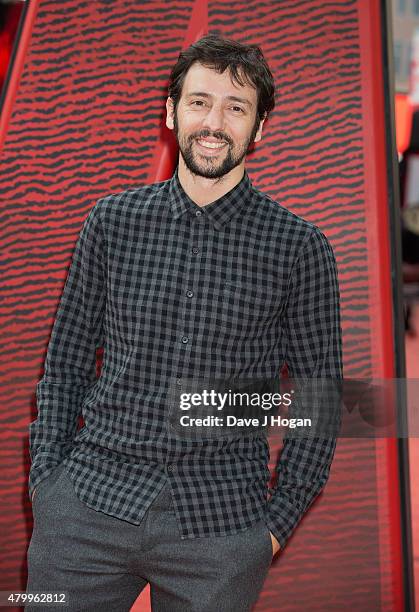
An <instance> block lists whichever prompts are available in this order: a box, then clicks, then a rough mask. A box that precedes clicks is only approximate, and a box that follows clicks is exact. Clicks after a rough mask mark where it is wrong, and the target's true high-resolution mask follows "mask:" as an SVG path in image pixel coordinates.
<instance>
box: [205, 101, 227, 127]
mask: <svg viewBox="0 0 419 612" xmlns="http://www.w3.org/2000/svg"><path fill="white" fill-rule="evenodd" d="M202 124H203V127H206V128H208V129H210V130H212V131H214V132H215V131H216V130H223V129H224V114H223V110H222V108H220V107H218V106H216V105H215V104H214V105H213V106H211V107H210V109H209V110H208V112H207V113H206V114H205V117H204V119H203V121H202Z"/></svg>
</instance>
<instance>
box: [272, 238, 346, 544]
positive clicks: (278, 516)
mask: <svg viewBox="0 0 419 612" xmlns="http://www.w3.org/2000/svg"><path fill="white" fill-rule="evenodd" d="M339 300H340V296H339V285H338V279H337V267H336V260H335V257H334V253H333V250H332V247H331V246H330V244H329V242H328V241H327V239H326V237H325V236H324V234H323V233H322V232H321V231H320V230H319V229H318V228H317V227H315V226H314V229H313V231H312V233H311V234H310V235H309V238H308V239H307V240H306V242H305V243H304V245H303V248H302V250H301V252H300V254H299V256H298V257H297V260H296V263H295V266H294V270H293V273H292V277H291V283H290V288H289V294H288V302H287V306H286V314H285V320H284V333H285V340H286V343H287V351H286V362H287V366H288V371H289V375H290V377H291V378H292V379H295V380H299V379H310V378H316V379H317V378H321V379H327V380H328V381H335V380H337V381H339V383H338V384H340V381H341V379H342V334H341V319H340V303H339ZM308 408H309V407H308ZM336 409H339V408H337V407H336ZM339 418H340V415H339ZM335 447H336V437H335V436H334V435H333V434H332V435H326V436H319V437H303V436H301V437H298V435H297V436H289V437H287V436H284V440H283V448H282V452H281V455H280V460H279V461H278V463H277V465H276V468H275V469H276V471H277V472H278V480H277V485H276V487H275V488H274V489H273V491H272V496H271V498H270V500H269V502H268V510H267V515H266V523H267V525H268V528H269V530H270V531H271V532H272V533H273V535H274V536H275V537H276V539H277V540H278V542H279V544H280V546H281V549H283V548H284V547H285V545H286V543H287V541H288V539H289V537H290V536H291V534H292V533H293V531H294V530H295V528H296V527H297V525H298V523H299V521H300V520H301V518H302V517H303V515H304V514H305V512H306V511H307V509H308V508H309V506H310V505H311V504H312V503H313V501H314V500H315V498H316V497H317V496H318V494H319V493H320V491H321V490H322V488H323V487H324V485H325V484H326V482H327V480H328V477H329V470H330V465H331V463H332V460H333V456H334V452H335Z"/></svg>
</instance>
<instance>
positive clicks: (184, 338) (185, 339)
mask: <svg viewBox="0 0 419 612" xmlns="http://www.w3.org/2000/svg"><path fill="white" fill-rule="evenodd" d="M182 342H183V344H186V343H187V342H189V338H188V336H183V338H182Z"/></svg>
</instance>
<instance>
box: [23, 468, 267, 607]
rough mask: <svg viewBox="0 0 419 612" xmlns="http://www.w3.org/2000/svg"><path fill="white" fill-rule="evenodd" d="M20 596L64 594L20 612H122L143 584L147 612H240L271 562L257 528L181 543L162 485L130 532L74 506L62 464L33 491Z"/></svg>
mask: <svg viewBox="0 0 419 612" xmlns="http://www.w3.org/2000/svg"><path fill="white" fill-rule="evenodd" d="M33 517H34V526H33V532H32V537H31V541H30V545H29V548H28V555H27V561H28V582H27V587H26V592H27V593H34V592H37V593H57V592H66V593H68V605H64V606H63V605H57V604H52V605H51V604H39V603H37V604H27V605H26V607H25V610H26V611H27V612H39V611H40V610H51V609H57V608H59V607H60V608H62V609H63V610H67V611H68V612H128V611H129V610H130V608H131V606H132V604H133V603H134V602H135V600H136V599H137V597H138V595H139V594H140V592H141V591H142V589H143V588H144V587H145V586H146V585H147V583H150V592H151V605H152V610H153V612H194V611H196V612H198V611H199V612H245V611H248V610H251V608H252V606H253V605H254V603H255V602H256V600H257V598H258V595H259V593H260V591H261V589H262V586H263V583H264V580H265V578H266V575H267V573H268V569H269V566H270V564H271V560H272V545H271V538H270V534H269V530H268V528H267V526H266V524H265V522H264V521H263V520H262V521H259V522H258V523H256V524H255V525H254V526H252V527H250V528H249V529H247V530H244V531H241V532H239V533H235V534H231V535H228V536H217V537H210V538H195V539H184V540H182V539H181V538H180V535H179V530H178V526H177V520H176V516H175V512H174V508H173V505H172V498H171V493H170V484H169V483H167V484H166V485H165V486H164V488H163V489H162V491H161V492H160V494H159V495H158V497H157V498H156V500H155V501H154V502H153V504H152V505H151V506H150V508H149V509H148V510H147V513H146V515H145V516H144V519H143V521H142V522H141V524H140V525H133V524H131V523H128V522H126V521H122V520H120V519H118V518H116V517H112V516H109V515H107V514H104V513H103V512H97V511H95V510H93V509H91V508H89V507H88V506H86V505H85V504H84V503H83V502H81V501H80V500H79V499H78V497H77V495H76V493H75V491H74V487H73V484H72V482H71V480H70V478H69V476H68V474H67V471H66V468H65V466H64V465H63V464H61V465H59V466H58V467H57V468H56V469H55V470H54V471H53V472H52V473H51V474H50V475H49V476H47V478H45V479H44V480H43V481H42V482H41V483H40V484H39V485H38V486H37V487H36V490H35V496H34V501H33Z"/></svg>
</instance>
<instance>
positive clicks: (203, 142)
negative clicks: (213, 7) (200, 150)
mask: <svg viewBox="0 0 419 612" xmlns="http://www.w3.org/2000/svg"><path fill="white" fill-rule="evenodd" d="M196 140H197V143H198V144H199V145H200V146H201V147H204V148H205V149H222V148H223V147H225V146H226V145H227V143H226V142H225V141H222V142H220V141H218V142H211V141H208V140H204V139H201V138H197V139H196Z"/></svg>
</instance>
